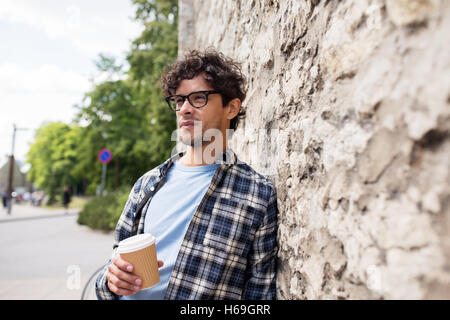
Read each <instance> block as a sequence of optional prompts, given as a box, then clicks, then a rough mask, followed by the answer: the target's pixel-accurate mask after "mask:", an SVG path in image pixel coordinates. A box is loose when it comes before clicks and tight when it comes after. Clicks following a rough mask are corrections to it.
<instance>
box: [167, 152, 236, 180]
mask: <svg viewBox="0 0 450 320" xmlns="http://www.w3.org/2000/svg"><path fill="white" fill-rule="evenodd" d="M184 153H185V151H182V152H179V153H176V154H175V155H173V156H171V157H170V158H169V159H167V160H166V161H165V162H164V163H163V164H162V165H161V166H160V168H159V172H160V175H162V176H166V174H167V171H168V170H169V169H170V167H171V166H172V165H173V163H174V162H175V161H177V160H178V159H180V158H181V157H182V156H183V155H184ZM237 162H238V159H237V156H236V154H235V153H234V152H233V150H231V149H227V150H225V151H224V152H222V153H221V154H220V155H219V156H218V157H217V158H216V163H218V164H223V165H225V166H231V165H234V164H236V163H237Z"/></svg>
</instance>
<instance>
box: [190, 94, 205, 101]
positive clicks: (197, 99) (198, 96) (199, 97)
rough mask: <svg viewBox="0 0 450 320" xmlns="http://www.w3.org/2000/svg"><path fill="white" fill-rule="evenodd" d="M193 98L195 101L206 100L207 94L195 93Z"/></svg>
mask: <svg viewBox="0 0 450 320" xmlns="http://www.w3.org/2000/svg"><path fill="white" fill-rule="evenodd" d="M191 99H192V100H194V101H204V100H205V95H204V94H194V95H193V96H192V98H191Z"/></svg>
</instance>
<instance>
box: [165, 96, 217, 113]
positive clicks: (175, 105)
mask: <svg viewBox="0 0 450 320" xmlns="http://www.w3.org/2000/svg"><path fill="white" fill-rule="evenodd" d="M214 93H220V92H219V91H195V92H191V93H189V94H188V95H186V96H184V95H182V94H175V95H173V96H168V97H166V101H167V104H168V105H169V107H170V109H172V110H173V111H180V110H181V107H182V106H183V104H184V102H185V101H186V99H187V100H188V101H189V103H190V104H191V106H193V107H194V108H197V109H198V108H201V107H204V106H206V104H207V103H208V96H209V95H210V94H214Z"/></svg>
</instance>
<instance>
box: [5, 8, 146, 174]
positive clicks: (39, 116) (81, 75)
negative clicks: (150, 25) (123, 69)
mask: <svg viewBox="0 0 450 320" xmlns="http://www.w3.org/2000/svg"><path fill="white" fill-rule="evenodd" d="M134 13H135V8H134V7H133V5H132V3H131V0H113V1H111V0H95V1H92V0H71V1H67V0H39V1H36V0H0V166H1V165H3V164H4V163H5V161H6V159H7V156H9V155H10V154H11V151H12V150H11V149H12V136H13V124H16V126H17V128H19V129H21V130H18V131H16V139H15V147H14V156H15V158H16V159H18V160H20V161H22V162H25V160H26V153H27V151H28V149H29V146H30V144H31V143H32V142H33V140H34V134H35V130H36V129H37V128H39V127H40V126H41V125H42V124H43V123H45V122H48V121H62V122H65V123H70V121H71V120H72V119H73V118H74V116H75V114H76V109H75V108H74V107H73V106H74V105H76V104H80V103H81V102H82V99H83V95H84V93H86V92H87V91H89V90H90V89H92V87H93V81H96V80H98V79H99V78H101V74H99V73H98V71H97V70H96V67H95V64H94V61H95V60H96V59H97V58H98V55H99V54H100V53H103V54H107V55H110V56H114V57H115V58H116V59H117V60H118V61H120V62H124V60H125V56H126V52H127V51H128V50H129V48H130V43H131V41H132V40H133V39H135V38H136V37H137V36H138V35H139V34H140V33H141V31H142V26H141V25H139V24H138V23H137V22H135V21H133V19H132V18H133V17H134ZM23 129H26V130H23Z"/></svg>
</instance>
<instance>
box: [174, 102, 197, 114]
mask: <svg viewBox="0 0 450 320" xmlns="http://www.w3.org/2000/svg"><path fill="white" fill-rule="evenodd" d="M193 108H194V107H193V106H191V104H190V103H189V101H188V99H187V98H186V99H185V100H184V102H183V104H182V105H181V108H180V110H179V111H178V112H179V113H182V114H185V113H191V112H192V109H193Z"/></svg>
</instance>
